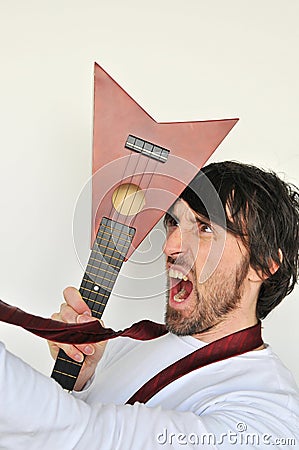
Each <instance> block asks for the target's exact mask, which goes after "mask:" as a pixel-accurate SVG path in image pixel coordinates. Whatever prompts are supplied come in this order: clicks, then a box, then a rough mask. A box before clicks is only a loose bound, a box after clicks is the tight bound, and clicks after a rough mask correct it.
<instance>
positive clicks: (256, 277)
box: [248, 248, 283, 282]
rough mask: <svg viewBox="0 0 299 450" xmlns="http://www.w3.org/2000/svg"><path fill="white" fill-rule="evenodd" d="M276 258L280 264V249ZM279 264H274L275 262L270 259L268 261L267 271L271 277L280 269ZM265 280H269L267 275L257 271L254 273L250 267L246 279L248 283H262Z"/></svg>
mask: <svg viewBox="0 0 299 450" xmlns="http://www.w3.org/2000/svg"><path fill="white" fill-rule="evenodd" d="M278 258H279V261H280V264H281V263H282V260H283V253H282V251H281V249H280V248H279V249H278ZM280 264H279V263H277V262H275V261H273V259H270V261H269V270H270V273H271V275H274V274H275V273H276V272H277V270H278V269H279V267H280ZM267 278H269V277H268V276H267V275H265V274H264V273H262V271H261V270H257V271H256V270H254V269H253V268H252V267H251V266H250V268H249V271H248V279H249V280H250V281H253V282H258V281H262V282H263V281H265V280H266V279H267Z"/></svg>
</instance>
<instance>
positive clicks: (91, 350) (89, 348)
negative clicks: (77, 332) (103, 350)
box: [84, 345, 94, 355]
mask: <svg viewBox="0 0 299 450" xmlns="http://www.w3.org/2000/svg"><path fill="white" fill-rule="evenodd" d="M84 353H86V354H87V355H93V354H94V348H93V347H92V346H91V345H86V347H85V348H84Z"/></svg>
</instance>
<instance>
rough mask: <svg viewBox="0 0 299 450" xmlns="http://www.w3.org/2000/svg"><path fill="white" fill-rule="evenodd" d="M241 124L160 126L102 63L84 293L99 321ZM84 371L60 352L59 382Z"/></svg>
mask: <svg viewBox="0 0 299 450" xmlns="http://www.w3.org/2000/svg"><path fill="white" fill-rule="evenodd" d="M237 121H238V119H225V120H209V121H193V122H172V123H158V122H156V121H155V120H154V119H153V118H152V117H151V116H150V115H149V114H148V113H147V112H146V111H145V110H143V109H142V108H141V107H140V106H139V105H138V104H137V103H136V102H135V101H134V100H133V99H132V98H131V97H130V96H129V95H128V94H127V93H126V92H125V91H124V90H123V89H122V88H121V87H120V86H119V85H118V84H117V83H116V82H115V81H114V80H113V79H112V78H111V77H110V76H109V75H108V74H107V73H106V72H105V71H104V70H103V69H102V68H101V67H100V66H99V65H98V64H95V72H94V130H93V131H94V133H93V168H92V174H93V176H92V233H91V244H92V245H91V253H90V257H89V260H88V263H87V267H86V270H85V273H84V276H83V279H82V282H81V285H80V289H79V291H80V294H81V296H82V298H83V299H84V301H85V302H86V303H87V305H88V307H89V308H90V310H91V312H92V315H93V316H94V317H96V318H98V319H100V318H101V317H102V314H103V311H104V309H105V307H106V304H107V302H108V299H109V297H110V294H111V292H112V289H113V286H114V284H115V281H116V278H117V276H118V274H119V271H120V269H121V266H122V264H123V262H124V261H126V260H127V259H128V258H129V257H130V255H131V254H132V252H133V251H134V250H135V249H136V248H137V247H138V245H139V244H140V243H141V242H142V241H143V239H144V238H145V237H146V235H147V234H148V233H149V232H150V230H151V229H152V228H153V227H154V226H155V224H156V223H157V222H158V221H159V220H160V219H161V217H162V216H163V215H164V213H165V212H166V211H167V210H168V208H169V207H170V206H171V205H172V204H173V202H174V201H175V200H176V199H177V197H178V196H179V195H180V194H181V192H182V191H183V190H184V188H185V187H186V185H188V184H189V183H190V181H191V180H192V179H193V178H194V176H195V175H196V174H197V172H198V171H199V169H200V168H201V167H202V166H203V165H204V164H205V162H206V161H207V159H208V158H209V157H210V156H211V154H212V153H213V152H214V151H215V149H216V148H217V147H218V145H219V144H220V143H221V141H222V140H223V139H224V138H225V137H226V135H227V134H228V133H229V131H230V130H231V129H232V128H233V126H234V125H235V124H236V122H237ZM81 367H82V363H78V362H76V361H74V360H73V359H71V358H69V357H68V356H67V355H66V354H65V353H64V351H63V350H60V351H59V353H58V356H57V359H56V362H55V365H54V369H53V372H52V375H51V376H52V378H54V379H55V380H56V381H57V382H58V383H59V384H60V385H61V386H62V387H63V388H64V389H67V390H72V389H73V387H74V385H75V382H76V380H77V377H78V375H79V372H80V369H81Z"/></svg>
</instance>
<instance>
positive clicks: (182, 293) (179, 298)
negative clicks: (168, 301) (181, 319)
mask: <svg viewBox="0 0 299 450" xmlns="http://www.w3.org/2000/svg"><path fill="white" fill-rule="evenodd" d="M185 295H186V290H185V289H181V290H180V291H179V292H178V293H177V294H176V295H175V296H174V297H173V299H174V300H175V301H176V302H178V303H181V302H183V301H184V300H185V299H184V296H185Z"/></svg>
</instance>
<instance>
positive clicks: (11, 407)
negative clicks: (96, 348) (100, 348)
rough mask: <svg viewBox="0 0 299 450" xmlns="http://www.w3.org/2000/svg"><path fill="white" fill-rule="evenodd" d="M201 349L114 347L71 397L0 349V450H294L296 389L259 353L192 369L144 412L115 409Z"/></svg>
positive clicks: (125, 342)
mask: <svg viewBox="0 0 299 450" xmlns="http://www.w3.org/2000/svg"><path fill="white" fill-rule="evenodd" d="M203 345H205V344H204V343H203V342H200V341H198V340H196V339H194V338H192V337H177V336H175V335H172V334H167V335H165V336H162V337H160V338H158V339H155V340H153V341H146V342H138V341H134V340H131V339H129V338H117V339H114V340H112V341H110V342H109V343H108V345H107V348H106V350H105V353H104V356H103V358H102V360H101V362H100V364H99V367H98V371H97V374H96V376H95V379H94V380H93V382H92V383H91V384H90V385H89V386H88V387H87V388H86V389H85V390H84V391H82V392H80V393H73V395H70V394H68V393H66V392H64V391H63V390H62V389H61V388H60V387H59V386H58V385H57V384H56V383H55V382H54V381H53V380H49V379H48V378H47V377H44V376H43V375H41V374H39V373H37V372H36V371H34V370H33V369H32V368H31V367H29V366H28V365H26V364H25V363H23V362H22V361H20V360H19V359H18V358H16V357H15V356H13V355H11V354H9V353H8V352H6V351H5V349H4V346H3V345H2V346H0V383H1V384H0V449H5V450H8V449H13V450H18V449H30V450H34V449H39V450H40V449H43V450H48V449H49V450H53V449H54V448H55V449H57V450H59V449H61V450H62V449H63V450H70V449H82V450H86V449H88V450H96V449H103V450H118V449H119V450H120V449H121V450H135V449H137V450H138V449H142V450H152V449H162V450H163V449H186V448H207V449H219V450H222V449H225V450H226V449H239V448H257V449H263V448H265V449H269V448H273V447H274V448H283V449H286V448H290V449H291V448H292V449H295V448H298V446H299V393H298V389H297V387H296V385H295V382H294V380H293V378H292V376H291V375H290V373H289V371H288V370H287V369H286V368H285V367H284V366H283V364H282V363H281V362H280V360H279V359H278V357H277V356H276V355H275V354H274V353H273V352H272V350H271V348H270V347H269V346H268V347H267V348H265V349H264V350H260V351H253V352H248V353H246V354H244V355H240V356H237V357H233V358H230V359H227V360H224V361H220V362H217V363H213V364H211V365H209V366H206V367H203V368H201V369H198V370H195V371H193V372H192V373H190V374H188V375H186V376H184V377H182V378H180V379H178V380H176V381H175V382H173V383H171V384H170V385H169V386H166V387H165V388H164V389H163V390H161V391H160V392H159V393H157V394H156V395H155V396H154V397H153V398H152V399H151V400H149V402H148V403H147V404H146V405H143V404H139V403H136V404H135V405H133V406H131V405H124V403H125V402H126V400H127V399H128V398H129V397H131V395H132V394H133V393H135V391H136V390H137V389H138V388H139V387H140V386H141V385H143V384H144V382H146V381H147V380H148V379H149V378H151V377H152V376H154V375H155V374H156V373H157V372H159V371H160V370H161V369H163V368H164V367H166V366H168V365H169V364H171V363H172V362H174V361H176V360H177V359H179V358H181V357H183V356H185V355H187V354H189V353H191V352H193V351H194V350H195V349H196V348H200V347H202V346H203ZM278 440H279V441H278ZM287 442H288V445H286V443H287ZM246 443H247V444H248V445H245V444H246ZM279 443H280V444H281V445H279Z"/></svg>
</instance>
